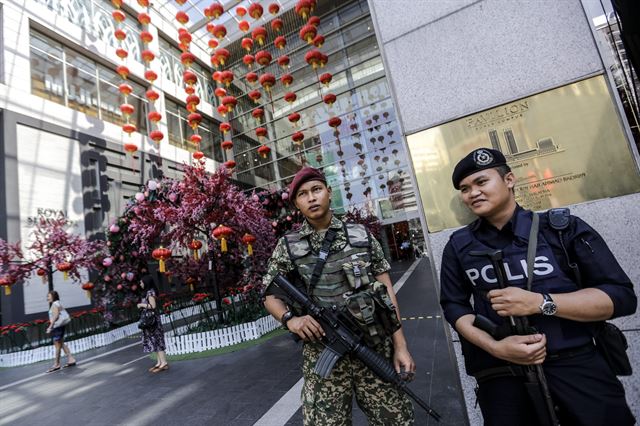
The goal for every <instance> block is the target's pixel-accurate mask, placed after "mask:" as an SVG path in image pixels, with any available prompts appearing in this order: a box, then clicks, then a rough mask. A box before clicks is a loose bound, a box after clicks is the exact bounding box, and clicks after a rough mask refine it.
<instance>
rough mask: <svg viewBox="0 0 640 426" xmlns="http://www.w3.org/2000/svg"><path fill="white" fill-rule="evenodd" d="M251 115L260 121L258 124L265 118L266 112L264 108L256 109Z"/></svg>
mask: <svg viewBox="0 0 640 426" xmlns="http://www.w3.org/2000/svg"><path fill="white" fill-rule="evenodd" d="M251 115H252V116H253V118H255V119H256V120H258V122H260V120H261V119H262V117H264V110H263V109H262V108H256V109H254V110H253V111H251Z"/></svg>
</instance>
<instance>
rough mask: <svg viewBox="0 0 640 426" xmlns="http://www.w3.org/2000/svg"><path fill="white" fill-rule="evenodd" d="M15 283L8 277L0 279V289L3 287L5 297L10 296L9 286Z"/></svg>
mask: <svg viewBox="0 0 640 426" xmlns="http://www.w3.org/2000/svg"><path fill="white" fill-rule="evenodd" d="M15 282H16V281H15V280H14V279H13V278H12V277H10V276H8V275H5V276H3V277H0V287H4V295H5V296H11V286H12V285H13V284H15Z"/></svg>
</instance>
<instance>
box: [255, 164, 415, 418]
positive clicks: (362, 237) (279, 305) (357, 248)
mask: <svg viewBox="0 0 640 426" xmlns="http://www.w3.org/2000/svg"><path fill="white" fill-rule="evenodd" d="M289 196H290V197H291V201H292V203H293V204H294V205H295V207H297V208H298V209H300V211H301V212H302V213H303V215H304V216H305V218H306V220H305V222H304V223H303V224H302V227H301V229H300V230H299V231H297V232H293V233H290V234H288V235H286V236H285V237H283V238H281V239H280V240H279V241H278V245H277V246H276V248H275V250H274V253H273V255H272V256H271V259H270V260H269V264H268V270H267V274H266V275H265V277H264V280H263V282H264V284H265V285H266V291H265V307H266V308H267V310H268V311H269V312H270V313H271V314H272V315H273V316H274V317H275V318H276V319H278V320H279V321H281V322H282V323H283V325H284V326H285V327H286V328H287V329H289V330H290V331H291V332H293V333H295V334H297V335H298V336H300V338H302V339H303V340H304V341H305V343H304V347H303V352H302V353H303V367H302V370H303V376H304V387H303V389H302V402H303V417H304V424H305V425H323V426H324V425H350V424H351V408H352V399H353V395H354V393H355V396H356V401H357V403H358V405H359V406H360V408H361V409H362V410H363V412H364V413H365V414H366V415H367V418H368V419H369V424H372V425H411V424H413V422H414V417H413V406H412V404H411V401H409V399H408V398H407V396H406V395H404V394H403V393H402V392H400V391H398V390H397V389H395V388H394V387H393V386H392V385H390V384H388V383H386V382H383V381H382V380H380V379H379V378H378V377H377V376H376V375H375V374H374V373H373V372H371V371H370V370H369V369H368V368H367V367H366V366H365V365H364V364H362V362H360V361H359V360H358V359H356V358H355V357H351V356H349V355H347V356H345V357H343V358H341V359H340V360H339V361H338V362H337V363H336V365H335V366H334V368H333V370H332V371H331V374H330V375H329V377H327V378H326V379H323V378H322V377H320V376H319V375H317V374H316V373H315V372H314V371H313V369H314V366H315V363H316V360H317V359H318V357H319V356H320V353H321V352H322V350H323V348H324V346H323V344H322V343H321V342H320V340H321V339H322V336H323V334H324V332H323V330H322V328H321V326H320V324H318V322H316V321H315V319H313V317H311V316H309V315H304V313H299V312H298V311H297V310H296V307H295V306H291V305H290V304H289V303H288V299H287V298H286V295H284V294H283V293H282V292H281V291H279V289H278V288H277V287H276V286H275V285H271V283H272V281H273V279H274V277H275V276H276V275H277V274H282V275H284V276H288V277H290V278H291V277H294V278H297V279H298V282H302V283H303V284H306V287H307V288H306V290H307V292H308V294H310V295H311V296H312V298H314V299H315V300H316V301H317V303H319V304H320V305H321V306H332V305H337V306H342V307H345V306H346V307H349V306H350V305H349V303H350V300H352V298H350V297H349V296H350V295H351V294H356V293H359V291H357V290H358V287H360V286H362V287H361V289H364V288H367V289H372V290H371V291H372V292H377V293H376V294H380V295H382V297H381V298H379V299H382V300H384V301H386V306H384V304H382V305H380V304H379V305H377V306H376V309H377V312H381V311H384V308H388V309H389V310H390V311H391V314H390V317H391V318H392V321H391V322H393V324H392V326H391V328H389V324H386V325H387V327H386V328H385V327H383V326H381V324H380V322H381V321H380V319H379V318H380V317H378V316H372V315H369V314H370V312H372V311H373V310H369V309H367V307H366V306H364V307H363V310H362V312H360V319H362V323H363V325H364V324H368V325H365V326H364V327H365V328H364V330H365V333H364V334H365V341H366V342H367V343H368V344H369V345H370V346H372V347H373V348H374V349H375V350H376V351H378V352H379V353H381V354H383V355H385V356H386V357H387V358H388V359H389V360H390V361H392V362H393V364H394V366H395V368H396V371H397V372H398V373H402V374H404V375H405V377H406V378H407V379H409V380H410V379H411V378H413V375H414V373H415V364H414V362H413V359H412V357H411V355H410V353H409V351H408V349H407V344H406V340H405V337H404V334H403V332H402V328H400V319H399V312H398V311H397V309H395V308H394V307H397V306H398V304H397V300H396V297H395V294H394V291H393V286H392V284H391V279H390V277H389V274H388V272H387V271H388V270H389V269H390V268H391V267H390V265H389V263H388V262H387V260H386V259H385V258H384V254H383V252H382V247H381V246H380V244H379V243H378V241H376V240H375V238H373V237H372V236H371V235H370V234H369V232H368V231H366V229H365V228H364V227H363V226H362V225H352V224H349V225H347V224H345V223H344V222H342V221H340V220H339V219H338V218H336V217H335V216H333V214H332V212H331V209H330V200H331V188H328V187H327V185H326V180H325V178H324V175H323V174H322V172H320V171H319V170H317V169H313V168H309V167H307V168H303V169H302V170H300V171H299V172H298V173H297V174H296V176H295V177H294V180H293V182H292V183H291V185H290V190H289ZM330 228H331V229H334V230H335V232H336V236H335V239H334V240H333V242H332V243H331V247H330V250H329V256H328V258H327V263H326V264H325V267H324V269H323V272H322V275H321V278H320V280H319V281H318V282H317V284H316V285H315V286H314V287H313V288H310V285H309V284H310V283H309V281H310V276H311V271H312V270H313V267H314V266H315V261H316V259H317V256H318V253H319V251H320V248H321V246H322V243H323V241H324V238H325V234H326V232H327V230H328V229H330ZM354 266H355V269H358V268H360V269H361V270H362V272H363V273H362V274H359V273H358V274H355V275H354V274H353V273H352V271H353V269H354ZM292 281H293V280H292ZM373 289H375V290H373ZM376 300H378V299H376ZM353 304H355V305H357V304H358V302H354V303H353ZM349 310H350V311H351V309H349ZM356 311H357V309H356ZM354 315H356V319H357V318H358V316H357V313H355V314H354ZM378 315H380V314H378ZM387 322H388V321H387ZM385 330H386V331H387V332H386V333H385Z"/></svg>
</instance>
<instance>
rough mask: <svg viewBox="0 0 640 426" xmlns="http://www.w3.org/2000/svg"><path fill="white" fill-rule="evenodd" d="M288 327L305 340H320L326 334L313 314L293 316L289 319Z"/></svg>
mask: <svg viewBox="0 0 640 426" xmlns="http://www.w3.org/2000/svg"><path fill="white" fill-rule="evenodd" d="M287 328H288V329H289V330H290V331H292V332H293V333H296V334H297V335H298V336H300V338H301V339H302V340H304V341H305V342H308V341H312V342H313V341H316V340H320V339H322V337H323V336H324V330H322V326H321V325H320V324H319V323H318V322H317V321H316V320H315V319H313V317H312V316H311V315H305V316H302V317H292V318H291V319H290V320H289V321H287Z"/></svg>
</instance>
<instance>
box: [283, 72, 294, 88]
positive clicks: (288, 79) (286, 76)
mask: <svg viewBox="0 0 640 426" xmlns="http://www.w3.org/2000/svg"><path fill="white" fill-rule="evenodd" d="M280 81H281V82H282V84H284V87H289V85H290V84H291V83H293V76H292V75H291V74H282V76H281V77H280Z"/></svg>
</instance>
